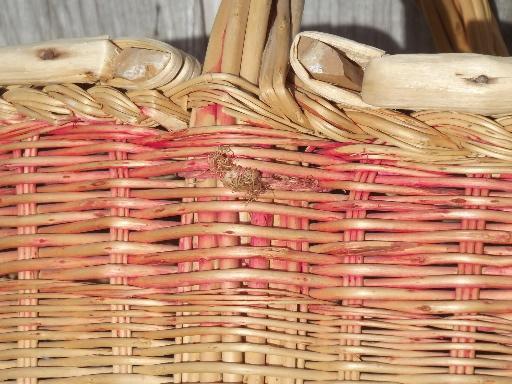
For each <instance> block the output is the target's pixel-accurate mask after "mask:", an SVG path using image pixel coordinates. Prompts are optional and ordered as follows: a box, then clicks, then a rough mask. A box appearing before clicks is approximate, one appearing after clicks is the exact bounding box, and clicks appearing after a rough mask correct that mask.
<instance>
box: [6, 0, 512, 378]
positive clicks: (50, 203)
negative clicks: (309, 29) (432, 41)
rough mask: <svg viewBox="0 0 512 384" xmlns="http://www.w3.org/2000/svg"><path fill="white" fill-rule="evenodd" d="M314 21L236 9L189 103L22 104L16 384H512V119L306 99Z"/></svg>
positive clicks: (13, 184)
mask: <svg viewBox="0 0 512 384" xmlns="http://www.w3.org/2000/svg"><path fill="white" fill-rule="evenodd" d="M301 9H302V4H301V3H300V2H299V1H297V2H296V1H293V0H292V1H291V3H290V2H289V1H285V0H277V1H274V2H271V1H260V0H258V1H252V2H245V1H233V2H223V3H222V5H221V8H220V11H219V15H218V16H217V19H216V22H215V25H214V29H213V33H212V37H211V41H210V45H209V48H208V54H207V58H206V62H205V65H204V74H203V75H202V76H199V77H196V78H194V79H192V80H188V81H186V82H184V83H181V84H179V85H176V84H174V85H173V86H172V87H166V85H165V84H163V85H162V84H160V85H158V86H156V87H155V88H154V89H149V90H148V89H146V90H139V91H137V92H139V93H138V94H136V93H130V92H132V91H129V92H128V93H126V92H124V91H123V90H122V89H118V88H113V87H110V86H107V85H100V84H97V85H95V86H93V87H92V88H90V87H89V88H88V87H78V86H76V85H61V86H60V85H59V86H57V85H53V86H47V87H44V88H41V87H39V88H34V87H32V88H27V87H11V88H10V89H9V90H8V91H7V92H5V93H4V94H3V101H2V104H0V107H1V109H0V111H1V113H2V119H3V122H2V125H1V126H0V166H1V168H0V169H1V170H0V172H1V174H0V183H1V189H0V194H1V196H0V207H1V208H0V211H1V217H0V223H1V229H0V232H1V237H0V247H1V249H2V250H1V253H0V273H1V275H2V276H1V280H0V294H1V296H0V297H1V299H0V300H1V305H0V381H5V382H7V383H14V382H17V383H24V384H28V383H30V384H34V383H46V384H57V383H74V384H81V383H95V384H96V383H123V384H125V383H137V384H138V383H150V384H152V383H192V382H210V383H219V382H223V383H242V382H244V383H248V384H259V383H269V384H291V383H295V384H301V383H311V382H323V383H333V384H334V383H347V384H350V383H352V384H355V383H359V384H370V383H385V384H391V383H393V384H395V383H403V384H438V383H450V384H483V383H485V384H509V383H511V382H512V278H511V276H510V275H511V274H512V269H511V268H512V246H511V244H512V216H511V215H510V213H509V212H510V210H511V209H512V181H511V175H512V165H511V163H510V160H511V158H512V152H511V149H510V145H511V143H512V127H511V124H512V118H510V117H507V116H502V117H500V118H496V119H491V118H487V117H483V116H477V115H469V114H460V113H450V112H428V111H427V112H418V113H411V114H405V113H399V112H395V111H383V110H354V109H347V108H343V107H341V106H338V105H335V104H333V103H331V102H328V101H326V100H325V99H323V98H322V97H321V96H319V95H315V94H314V93H311V92H310V91H307V90H305V89H303V88H301V84H300V81H298V80H297V79H292V81H291V82H289V83H286V79H287V65H288V57H287V50H286V49H283V47H285V48H286V47H289V46H290V43H291V39H292V37H293V36H294V34H295V33H296V32H297V30H298V25H299V21H300V13H301ZM267 23H268V24H269V26H270V32H269V34H268V36H267V33H266V28H265V26H266V25H267ZM214 72H218V73H214ZM189 74H190V76H192V75H193V74H194V71H190V72H189ZM190 76H188V77H190ZM0 78H1V75H0ZM185 78H187V77H185ZM286 84H288V85H286ZM117 86H119V85H117ZM133 92H136V91H133ZM30 93H32V94H37V98H36V99H35V100H34V99H30ZM13 94H15V95H25V96H27V95H28V97H29V98H28V99H23V98H18V99H16V98H13V96H12V95H13ZM68 95H72V96H70V97H68V98H65V97H64V96H68ZM104 95H107V97H106V96H104ZM20 97H21V96H20ZM16 100H24V102H19V101H16ZM73 100H75V101H73ZM76 100H79V101H83V103H85V104H86V105H88V106H89V107H90V108H88V109H84V107H83V105H82V104H77V102H76ZM112 105H113V106H115V108H113V107H112ZM51 106H53V107H51ZM150 106H151V108H150V110H152V111H154V113H153V114H152V115H149V114H148V113H147V111H148V110H149V109H145V108H146V107H147V108H149V107H150ZM121 107H123V108H124V109H123V108H121ZM27 108H35V109H36V110H37V113H39V115H37V116H35V115H34V114H31V113H26V111H27ZM182 108H184V109H182ZM33 110H34V109H33ZM45 111H46V112H45ZM76 111H80V112H79V113H76ZM85 111H89V112H87V113H86V114H85V115H84V112H85ZM90 111H95V113H97V114H94V113H92V112H90ZM116 111H117V112H116ZM119 111H121V112H119ZM190 111H192V113H191V117H190V127H189V128H188V129H184V130H183V129H181V128H182V124H183V123H180V121H181V122H188V119H189V112H190ZM23 113H26V115H27V116H28V117H26V118H25V117H23V116H22V114H23ZM62 116H66V117H65V118H62ZM155 116H157V118H156V119H155ZM56 117H59V118H56ZM34 118H35V119H34ZM162 122H165V128H163V127H162V126H161V124H163V123H162Z"/></svg>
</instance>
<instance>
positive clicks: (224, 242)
mask: <svg viewBox="0 0 512 384" xmlns="http://www.w3.org/2000/svg"><path fill="white" fill-rule="evenodd" d="M249 5H250V2H248V1H244V0H224V1H223V2H222V3H221V5H220V8H219V11H218V13H217V16H216V19H215V22H214V25H213V28H212V32H211V36H210V41H209V44H208V50H207V53H206V59H205V63H204V68H203V73H215V72H223V73H229V74H233V75H239V73H240V62H241V59H242V48H243V42H244V36H245V26H246V23H247V16H248V12H249ZM235 122H236V121H235V119H234V118H232V117H230V116H228V115H226V114H224V113H223V111H222V107H220V106H217V105H211V106H208V107H204V108H200V109H198V110H195V111H193V114H192V120H191V126H192V127H201V126H212V125H232V124H234V123H235ZM187 183H193V184H194V185H195V186H197V187H199V188H212V187H216V186H217V184H218V183H219V181H218V180H217V179H216V178H212V179H204V180H199V181H196V180H187ZM221 199H222V198H221ZM212 200H215V199H211V198H198V199H197V201H203V202H206V201H212ZM183 220H187V221H189V222H198V223H213V222H225V223H238V222H239V218H238V214H237V213H233V212H219V213H213V212H200V213H198V214H197V215H196V216H195V217H191V216H184V219H183ZM194 243H195V239H192V241H191V239H182V240H181V241H180V248H181V249H189V248H190V247H194V248H196V247H197V248H216V247H226V246H235V245H240V239H239V238H236V237H229V236H215V235H202V236H198V238H197V243H196V244H194ZM239 266H240V263H239V261H238V260H220V261H200V262H199V263H198V265H197V266H194V265H193V264H191V263H183V265H182V266H180V269H182V270H183V271H190V270H195V269H196V268H197V269H198V270H200V271H207V270H212V269H231V268H237V267H239ZM237 286H238V285H237V284H233V283H223V284H208V283H205V284H203V285H201V286H200V287H199V288H200V289H204V290H215V289H230V288H236V287H237ZM207 314H210V315H218V313H207ZM223 314H225V315H226V314H227V313H223ZM240 340H241V339H240V337H239V336H231V335H224V336H218V335H204V336H199V337H195V338H192V340H191V341H192V342H197V341H199V342H201V343H214V342H236V341H240ZM187 341H188V340H184V342H187ZM181 359H182V361H195V360H196V359H197V360H200V361H226V362H241V361H242V353H240V352H226V353H223V354H221V353H219V352H202V353H201V354H200V356H197V357H196V356H189V355H182V356H181ZM241 379H242V377H241V376H240V375H235V374H229V373H225V374H221V373H201V374H199V375H198V374H187V373H184V374H182V375H181V381H182V382H197V381H200V382H219V381H223V382H240V381H241ZM178 380H179V378H178ZM175 382H177V381H175Z"/></svg>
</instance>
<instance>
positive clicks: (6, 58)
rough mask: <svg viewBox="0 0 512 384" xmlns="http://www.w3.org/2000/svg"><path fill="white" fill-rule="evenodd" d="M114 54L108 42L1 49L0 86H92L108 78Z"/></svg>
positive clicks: (76, 41) (65, 42)
mask: <svg viewBox="0 0 512 384" xmlns="http://www.w3.org/2000/svg"><path fill="white" fill-rule="evenodd" d="M117 52H118V48H117V47H116V45H115V44H114V43H112V42H111V41H110V40H109V39H108V38H93V39H91V38H89V39H71V40H56V41H48V42H44V43H37V44H29V45H20V46H13V47H5V48H0V84H1V85H11V84H31V85H39V84H45V85H46V84H62V83H94V82H96V81H98V80H100V79H103V78H107V77H111V75H112V66H111V63H112V60H113V58H114V57H115V56H116V55H117Z"/></svg>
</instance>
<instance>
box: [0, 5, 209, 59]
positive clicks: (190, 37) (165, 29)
mask: <svg viewBox="0 0 512 384" xmlns="http://www.w3.org/2000/svg"><path fill="white" fill-rule="evenodd" d="M0 9H1V11H0V45H12V44H22V43H30V42H34V41H41V40H49V39H57V38H65V37H83V36H98V35H109V36H112V37H121V36H140V37H151V38H155V39H159V40H164V41H168V42H170V43H172V44H173V45H176V46H178V47H180V48H183V49H185V50H187V51H189V52H191V53H193V54H202V52H204V50H205V47H204V44H205V41H206V40H205V35H206V32H205V29H204V20H203V13H202V4H201V0H187V1H181V0H0Z"/></svg>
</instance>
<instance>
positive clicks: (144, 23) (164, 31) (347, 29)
mask: <svg viewBox="0 0 512 384" xmlns="http://www.w3.org/2000/svg"><path fill="white" fill-rule="evenodd" d="M219 2H220V0H0V45H13V44H20V43H29V42H34V41H41V40H48V39H55V38H63V37H83V36H97V35H104V34H108V35H110V36H112V37H120V36H141V37H152V38H156V39H160V40H164V41H167V42H170V43H171V44H173V45H175V46H177V47H179V48H182V49H184V50H186V51H187V52H190V53H192V54H194V55H196V56H197V57H198V58H199V59H202V57H203V55H204V52H205V49H206V35H207V33H208V32H209V29H210V27H211V25H212V18H213V16H214V14H215V9H216V7H217V6H218V4H219ZM495 4H496V8H497V13H498V17H499V19H500V21H501V28H502V31H503V33H504V37H505V41H507V42H511V41H512V39H511V35H512V1H511V0H496V1H495ZM303 29H304V30H319V31H324V32H328V33H334V34H337V35H340V36H344V37H348V38H350V39H354V40H357V41H360V42H363V43H367V44H370V45H373V46H376V47H379V48H382V49H385V50H387V51H388V52H390V53H396V52H433V51H434V46H433V42H432V38H431V36H430V31H429V30H428V27H427V24H426V22H425V19H424V17H423V15H422V14H421V12H420V10H419V9H418V8H417V6H416V1H415V0H357V1H356V0H306V4H305V10H304V17H303Z"/></svg>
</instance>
